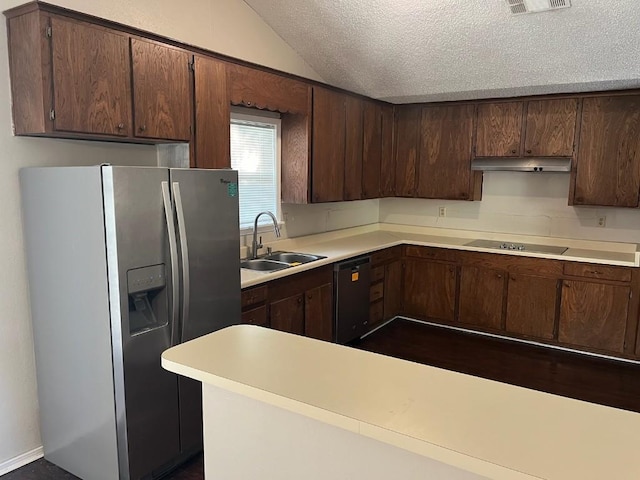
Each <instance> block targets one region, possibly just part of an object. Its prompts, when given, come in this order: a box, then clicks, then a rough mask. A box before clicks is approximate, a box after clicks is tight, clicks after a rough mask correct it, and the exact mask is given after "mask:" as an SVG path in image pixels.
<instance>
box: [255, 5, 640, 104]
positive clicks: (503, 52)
mask: <svg viewBox="0 0 640 480" xmlns="http://www.w3.org/2000/svg"><path fill="white" fill-rule="evenodd" d="M245 1H246V3H247V4H248V5H249V6H251V7H252V8H253V9H254V10H255V11H256V12H257V13H258V14H259V15H260V16H261V17H262V18H263V19H264V20H265V21H266V22H267V23H268V24H269V25H270V26H271V27H272V28H273V29H274V30H275V31H276V33H278V34H279V35H280V36H281V37H282V38H283V39H284V40H285V41H286V42H287V43H289V44H290V45H291V46H292V47H293V48H294V49H295V50H296V51H297V52H298V53H299V54H300V55H301V56H302V58H304V60H305V61H306V62H307V63H308V64H309V65H310V66H311V67H312V68H313V69H314V70H315V71H316V72H318V74H320V75H321V76H322V77H323V78H324V79H325V80H326V81H327V82H328V83H330V84H332V85H336V86H338V87H342V88H345V89H347V90H351V91H355V92H358V93H362V94H365V95H367V96H370V97H373V98H378V99H382V100H387V101H392V102H394V103H410V102H422V101H440V100H460V99H473V98H491V97H501V96H517V95H529V94H540V93H559V92H579V91H589V90H610V89H616V88H629V87H638V86H640V1H638V0H616V1H610V0H572V1H571V4H572V6H571V7H570V8H567V9H561V10H554V11H548V12H541V13H533V14H525V15H512V14H511V12H510V9H509V7H508V5H507V2H506V1H505V0H277V1H273V0H245Z"/></svg>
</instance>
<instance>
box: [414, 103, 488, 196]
mask: <svg viewBox="0 0 640 480" xmlns="http://www.w3.org/2000/svg"><path fill="white" fill-rule="evenodd" d="M474 114H475V106H474V105H471V104H468V105H464V104H463V105H446V106H437V107H424V108H423V109H422V121H421V124H420V125H421V132H420V142H421V144H420V151H419V156H418V188H417V191H416V196H417V197H421V198H444V199H452V200H469V199H472V198H473V190H474V182H473V181H472V179H473V178H474V175H473V174H472V172H471V150H472V142H473V120H474Z"/></svg>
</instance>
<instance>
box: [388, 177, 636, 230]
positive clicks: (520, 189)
mask: <svg viewBox="0 0 640 480" xmlns="http://www.w3.org/2000/svg"><path fill="white" fill-rule="evenodd" d="M568 192H569V175H568V174H566V173H543V174H535V173H519V172H485V174H484V183H483V194H482V201H480V202H462V201H453V200H425V199H414V198H387V199H382V200H380V216H379V221H380V222H383V223H395V224H404V225H418V226H429V227H441V228H452V229H461V230H477V231H485V232H494V233H500V232H503V233H517V234H525V235H540V236H548V237H560V238H576V239H585V240H601V241H617V242H631V243H640V209H632V208H629V209H624V208H605V207H570V206H568V205H567V198H568ZM440 207H445V208H446V216H445V217H439V216H438V211H439V208H440ZM601 216H605V217H606V226H605V227H599V226H598V218H599V217H601Z"/></svg>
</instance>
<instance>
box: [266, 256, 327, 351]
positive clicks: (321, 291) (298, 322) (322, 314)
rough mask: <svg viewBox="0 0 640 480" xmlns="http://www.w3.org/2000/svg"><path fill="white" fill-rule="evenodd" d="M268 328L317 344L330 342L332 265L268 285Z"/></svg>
mask: <svg viewBox="0 0 640 480" xmlns="http://www.w3.org/2000/svg"><path fill="white" fill-rule="evenodd" d="M267 286H268V293H267V296H268V303H269V321H270V326H271V328H274V329H276V330H282V331H285V332H289V333H296V334H298V335H306V336H308V337H313V338H317V339H320V340H326V341H332V340H333V270H332V266H331V265H326V266H323V267H319V268H316V269H314V270H310V271H307V272H303V273H298V274H297V275H292V276H289V277H284V278H281V279H279V280H274V281H272V282H269V283H268V284H267Z"/></svg>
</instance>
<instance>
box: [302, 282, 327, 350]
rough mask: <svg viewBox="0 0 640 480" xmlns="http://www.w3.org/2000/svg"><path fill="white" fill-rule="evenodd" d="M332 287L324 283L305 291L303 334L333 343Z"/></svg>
mask: <svg viewBox="0 0 640 480" xmlns="http://www.w3.org/2000/svg"><path fill="white" fill-rule="evenodd" d="M332 307H333V285H332V284H330V283H326V284H324V285H320V286H319V287H316V288H313V289H311V290H307V291H306V292H305V295H304V334H305V336H307V337H311V338H317V339H319V340H326V341H327V342H331V341H333V311H332Z"/></svg>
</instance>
